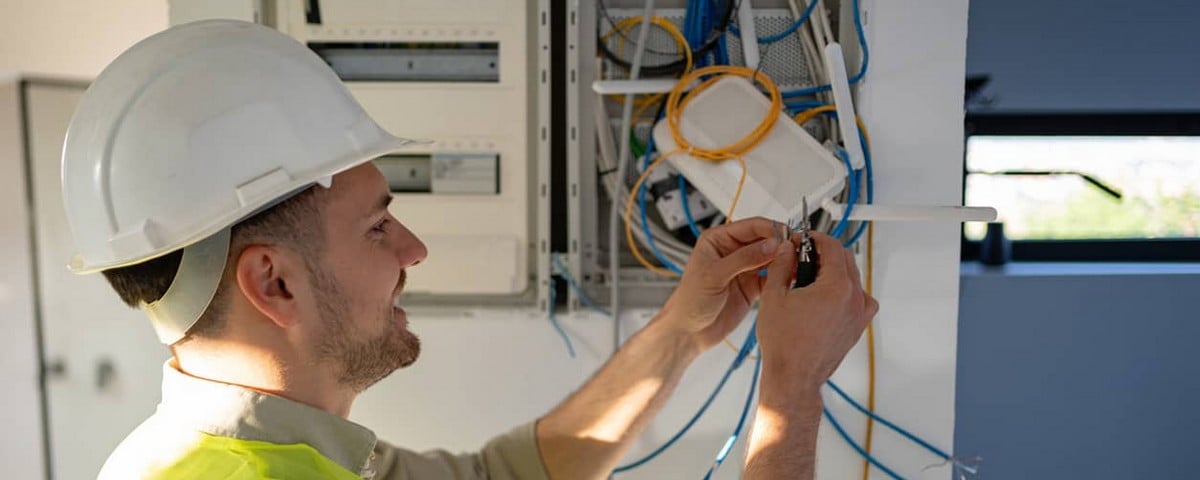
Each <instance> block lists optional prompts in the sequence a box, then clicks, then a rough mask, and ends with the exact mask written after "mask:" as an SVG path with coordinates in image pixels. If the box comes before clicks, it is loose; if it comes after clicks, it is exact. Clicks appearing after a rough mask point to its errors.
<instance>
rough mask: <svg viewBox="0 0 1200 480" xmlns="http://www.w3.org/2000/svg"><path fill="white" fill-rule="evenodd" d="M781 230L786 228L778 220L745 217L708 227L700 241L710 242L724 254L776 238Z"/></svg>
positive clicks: (718, 251) (719, 252)
mask: <svg viewBox="0 0 1200 480" xmlns="http://www.w3.org/2000/svg"><path fill="white" fill-rule="evenodd" d="M783 230H786V228H785V227H784V226H783V224H781V223H779V222H774V221H771V220H767V219H766V218H763V217H754V218H746V219H742V220H738V221H736V222H733V223H728V224H725V225H721V226H719V227H715V228H711V229H708V230H706V231H705V232H704V234H703V235H701V236H700V241H701V242H708V243H710V244H712V246H713V247H715V248H716V251H717V253H718V254H719V255H721V256H725V255H729V254H730V253H732V252H733V251H734V250H737V249H739V248H741V247H744V246H746V245H749V244H751V243H754V242H757V241H759V240H762V239H767V238H771V239H777V238H778V237H779V235H780V232H781V231H783Z"/></svg>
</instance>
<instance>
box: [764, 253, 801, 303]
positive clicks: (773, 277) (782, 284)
mask: <svg viewBox="0 0 1200 480" xmlns="http://www.w3.org/2000/svg"><path fill="white" fill-rule="evenodd" d="M795 275H796V245H795V244H793V243H792V242H791V241H790V240H789V241H787V242H783V243H781V244H779V249H777V250H776V251H775V258H774V259H773V260H771V264H770V265H768V266H767V281H766V282H765V283H764V284H763V294H764V296H765V294H766V292H768V291H773V292H776V293H782V292H786V291H787V290H788V289H790V288H791V287H792V277H794V276H795Z"/></svg>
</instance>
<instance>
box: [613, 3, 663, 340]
mask: <svg viewBox="0 0 1200 480" xmlns="http://www.w3.org/2000/svg"><path fill="white" fill-rule="evenodd" d="M653 16H654V0H646V7H645V8H643V9H642V21H641V22H640V23H639V24H638V25H639V28H638V44H637V47H636V49H635V50H634V52H633V62H631V63H630V65H629V78H630V79H637V77H638V74H639V73H641V70H642V57H643V56H644V54H645V53H646V43H647V37H648V34H649V33H650V19H651V18H652V17H653ZM632 117H633V95H626V96H625V105H624V108H623V110H622V111H621V131H622V132H626V131H628V130H629V122H630V120H631V119H632ZM605 128H607V127H605ZM628 165H629V136H628V135H621V151H620V154H619V155H618V157H617V182H619V183H621V184H624V183H625V174H626V170H625V167H626V166H628ZM621 200H623V198H621V197H619V196H616V195H614V196H613V197H612V208H611V211H610V212H609V218H608V270H609V275H610V281H611V282H612V283H611V284H610V285H612V290H611V293H610V297H609V298H610V301H611V308H612V318H613V352H616V351H617V349H619V348H621V342H622V340H623V339H622V338H621V285H620V278H621V263H620V255H619V253H620V248H618V247H620V245H621V244H620V243H619V241H618V239H619V237H618V235H617V231H618V230H619V229H620V228H621Z"/></svg>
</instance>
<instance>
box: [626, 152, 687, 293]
mask: <svg viewBox="0 0 1200 480" xmlns="http://www.w3.org/2000/svg"><path fill="white" fill-rule="evenodd" d="M653 152H654V135H651V136H650V141H649V142H647V143H646V155H645V156H644V157H643V159H642V165H643V167H642V168H650V154H651V153H653ZM620 181H624V179H620ZM638 208H639V209H640V210H641V216H642V232H644V233H645V234H646V243H647V244H648V245H649V246H650V251H651V252H652V253H654V257H655V258H657V259H658V261H659V262H660V263H662V264H663V266H665V267H667V269H668V270H670V271H672V272H675V273H676V274H679V275H683V269H681V268H679V267H678V266H676V265H675V264H674V263H672V262H671V261H670V260H667V257H666V256H665V255H663V253H662V252H661V251H659V249H658V244H657V243H655V242H654V236H653V235H651V234H650V221H649V219H647V218H646V183H645V182H642V186H641V188H640V189H638ZM613 248H616V246H613Z"/></svg>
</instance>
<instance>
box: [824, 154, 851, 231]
mask: <svg viewBox="0 0 1200 480" xmlns="http://www.w3.org/2000/svg"><path fill="white" fill-rule="evenodd" d="M835 152H836V153H837V156H838V158H841V159H842V163H844V164H845V165H846V171H848V172H849V175H847V177H846V178H847V181H848V182H849V183H850V196H849V201H848V202H846V208H845V210H843V211H842V218H841V220H838V223H837V225H834V227H833V231H832V232H829V236H831V237H833V238H838V237H841V236H842V235H843V234H845V233H846V225H848V224H849V223H850V212H852V211H853V210H854V204H855V203H856V202H858V174H857V173H856V172H855V170H854V167H853V166H852V165H850V157H849V156H847V155H846V151H845V150H843V149H841V148H838V149H836V150H835Z"/></svg>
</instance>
